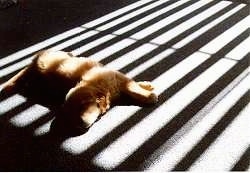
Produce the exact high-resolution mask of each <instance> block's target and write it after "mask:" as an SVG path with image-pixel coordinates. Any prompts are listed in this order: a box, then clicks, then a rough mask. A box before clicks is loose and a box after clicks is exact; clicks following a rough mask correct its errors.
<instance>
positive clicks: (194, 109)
mask: <svg viewBox="0 0 250 173" xmlns="http://www.w3.org/2000/svg"><path fill="white" fill-rule="evenodd" d="M248 58H249V56H247V57H245V58H244V59H243V60H242V61H240V62H239V63H238V64H236V65H235V66H234V67H233V68H231V69H230V70H229V71H227V72H226V73H225V74H224V75H223V76H222V77H220V78H219V79H218V80H217V81H216V82H215V83H213V84H212V85H211V86H210V87H209V88H208V89H207V90H205V91H204V92H203V93H202V94H200V95H199V96H198V97H197V98H196V99H195V100H194V101H192V102H191V103H190V104H189V105H188V106H187V107H186V108H184V109H183V110H182V111H181V112H180V113H178V114H177V115H176V116H175V117H174V118H173V119H172V120H171V121H170V122H169V123H168V124H167V125H166V126H165V127H163V128H162V129H161V130H160V131H159V132H157V133H156V134H155V135H154V136H153V137H152V138H151V139H148V140H147V141H146V142H145V143H144V144H143V145H142V146H141V147H140V148H139V149H138V150H137V151H135V152H134V153H133V155H131V156H130V157H128V158H127V159H126V160H125V161H124V162H123V163H122V164H121V165H120V166H118V167H117V168H116V169H115V170H119V171H120V170H126V171H127V170H131V171H132V170H139V167H140V165H141V164H142V163H143V162H144V161H145V159H146V158H149V157H150V155H151V154H153V152H154V151H155V150H157V149H158V148H159V147H160V146H161V145H163V144H164V143H165V141H167V140H168V139H169V138H170V137H171V136H173V135H174V134H175V133H176V132H177V131H178V130H179V129H180V128H181V127H182V126H184V125H185V124H186V123H187V122H188V121H189V120H190V119H191V118H192V117H193V116H194V115H195V114H196V113H198V112H199V111H200V110H201V109H202V108H203V107H204V106H206V104H207V103H208V102H209V101H211V100H212V99H213V98H214V97H216V95H218V94H219V93H220V92H221V91H222V90H223V89H224V88H225V87H226V86H227V85H229V84H230V83H231V82H232V81H233V80H234V79H235V78H236V77H237V76H239V75H240V74H241V73H242V72H243V71H244V70H245V69H247V67H248V64H247V63H246V62H247V61H248ZM191 76H192V75H186V76H185V77H184V78H183V79H181V80H180V81H178V82H177V83H175V84H174V85H172V86H171V87H170V88H169V89H167V90H166V91H164V93H163V94H162V95H161V99H163V100H167V99H169V98H171V97H172V96H173V95H174V94H175V93H177V92H178V90H180V89H181V88H183V87H184V86H185V85H186V84H187V80H188V81H190V79H188V78H189V77H191ZM185 78H186V79H185ZM184 79H185V80H184ZM191 81H192V79H191ZM144 116H145V115H144ZM166 116H167V115H166ZM163 139H164V140H163ZM128 168H129V169H128Z"/></svg>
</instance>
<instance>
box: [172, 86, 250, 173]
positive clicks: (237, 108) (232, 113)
mask: <svg viewBox="0 0 250 173" xmlns="http://www.w3.org/2000/svg"><path fill="white" fill-rule="evenodd" d="M249 96H250V90H248V92H246V93H245V94H244V95H243V96H242V97H241V98H240V100H239V101H238V102H237V103H236V104H235V105H234V106H233V107H232V108H231V109H230V110H229V111H228V112H227V113H226V114H225V115H224V117H223V118H222V119H221V120H220V121H219V122H218V123H216V124H215V126H214V127H213V128H212V129H211V130H210V131H209V132H208V133H207V134H206V135H205V136H204V137H203V138H202V140H201V141H200V142H199V143H198V144H197V145H196V146H195V147H194V148H193V149H192V150H191V151H189V152H188V153H187V154H186V155H185V156H184V158H183V159H182V160H181V161H180V162H179V163H178V164H177V165H176V166H175V168H174V169H173V171H185V170H187V169H188V168H189V167H190V166H191V165H192V164H193V163H194V162H195V161H196V160H197V159H198V158H199V157H200V156H201V155H202V153H204V151H205V150H206V149H207V148H208V147H209V146H210V145H211V144H212V143H213V142H214V141H215V140H216V139H217V138H218V137H219V136H220V135H221V133H223V131H224V130H225V129H226V128H227V127H228V125H229V124H231V123H232V122H233V121H234V119H235V118H236V117H237V116H238V114H239V113H240V112H241V111H242V110H243V109H244V108H245V106H246V105H247V104H248V103H249V102H250V97H249Z"/></svg>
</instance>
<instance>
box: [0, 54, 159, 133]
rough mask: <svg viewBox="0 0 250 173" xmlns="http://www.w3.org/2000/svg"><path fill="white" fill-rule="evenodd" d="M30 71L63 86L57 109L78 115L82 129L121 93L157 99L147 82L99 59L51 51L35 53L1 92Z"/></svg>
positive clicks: (143, 99) (147, 101) (149, 101)
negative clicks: (109, 67) (116, 69)
mask: <svg viewBox="0 0 250 173" xmlns="http://www.w3.org/2000/svg"><path fill="white" fill-rule="evenodd" d="M31 73H32V74H35V73H36V74H38V76H40V77H42V78H45V79H46V80H47V82H46V84H49V85H53V86H54V87H55V88H66V90H67V91H68V92H67V94H66V96H65V101H64V103H63V105H62V111H61V112H63V114H66V115H68V116H69V117H72V118H74V117H80V118H81V120H82V122H83V126H84V128H89V127H90V126H91V125H92V124H93V123H94V122H95V121H96V120H97V119H98V117H99V116H100V115H102V114H104V113H105V112H106V111H107V110H108V109H109V108H110V105H111V103H112V102H113V101H115V100H116V99H119V97H121V95H122V94H125V95H128V96H129V97H130V98H132V99H133V100H135V101H136V102H138V103H140V104H152V103H156V102H157V96H156V94H154V93H153V92H152V90H153V87H152V85H151V84H150V82H146V81H144V82H135V81H134V80H132V79H130V78H128V77H126V76H125V75H124V74H122V73H120V72H119V71H115V70H110V69H107V68H105V67H104V66H103V65H102V64H100V63H99V62H96V61H93V60H91V59H88V58H83V57H74V56H73V55H72V54H71V53H68V52H63V51H51V50H45V51H42V52H39V53H37V54H36V56H35V58H34V60H33V61H32V63H31V64H30V65H29V66H27V67H26V68H24V69H23V70H21V71H20V72H19V73H18V74H16V75H15V76H14V77H12V78H11V79H10V80H9V81H7V82H6V83H5V84H4V87H3V91H6V92H8V91H11V90H13V89H14V88H15V86H17V85H18V82H19V81H21V80H25V76H29V75H30V74H31Z"/></svg>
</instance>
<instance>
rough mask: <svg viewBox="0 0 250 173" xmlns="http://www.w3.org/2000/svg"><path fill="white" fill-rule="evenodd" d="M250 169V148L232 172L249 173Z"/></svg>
mask: <svg viewBox="0 0 250 173" xmlns="http://www.w3.org/2000/svg"><path fill="white" fill-rule="evenodd" d="M249 167H250V146H249V147H248V148H247V149H246V151H245V152H244V153H243V154H242V156H241V157H240V159H239V160H238V162H237V163H236V164H235V165H234V167H233V168H232V169H231V171H247V169H248V168H249Z"/></svg>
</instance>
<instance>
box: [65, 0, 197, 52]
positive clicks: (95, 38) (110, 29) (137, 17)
mask: <svg viewBox="0 0 250 173" xmlns="http://www.w3.org/2000/svg"><path fill="white" fill-rule="evenodd" d="M191 2H192V3H194V2H195V0H191V1H190V2H187V3H185V4H184V5H181V6H180V7H181V8H180V7H177V8H175V11H174V10H171V11H170V12H167V13H166V14H168V15H170V14H174V13H176V11H178V10H181V9H183V8H185V7H187V6H189V4H191ZM154 9H155V10H157V7H155V8H154ZM145 13H147V11H146V12H145ZM143 17H145V14H144V13H142V14H139V15H138V16H135V17H132V18H131V19H129V20H126V21H124V22H122V23H120V24H118V25H116V26H114V27H111V28H109V29H107V30H105V31H102V32H100V33H98V34H96V35H94V36H92V37H90V38H87V39H85V40H83V41H81V42H79V43H77V44H75V45H72V46H70V47H68V48H67V49H66V50H69V51H71V50H74V49H76V48H78V47H81V46H83V45H85V44H88V43H90V42H92V41H94V40H97V39H99V38H101V37H103V36H105V35H108V34H111V33H112V32H114V31H116V30H118V29H121V28H123V27H124V26H127V25H129V24H131V23H133V22H135V21H137V20H138V19H139V18H143ZM156 22H158V21H155V20H154V21H153V23H156ZM147 23H148V22H147ZM153 23H150V24H149V23H148V25H147V26H150V25H152V24H153ZM142 29H143V28H141V27H140V30H142ZM134 33H135V32H134ZM130 35H132V33H130V34H127V33H125V34H122V36H121V37H122V38H127V37H128V36H130ZM89 55H90V54H86V53H85V52H83V53H82V54H81V56H89Z"/></svg>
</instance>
